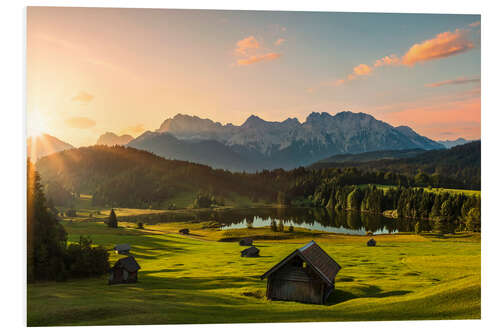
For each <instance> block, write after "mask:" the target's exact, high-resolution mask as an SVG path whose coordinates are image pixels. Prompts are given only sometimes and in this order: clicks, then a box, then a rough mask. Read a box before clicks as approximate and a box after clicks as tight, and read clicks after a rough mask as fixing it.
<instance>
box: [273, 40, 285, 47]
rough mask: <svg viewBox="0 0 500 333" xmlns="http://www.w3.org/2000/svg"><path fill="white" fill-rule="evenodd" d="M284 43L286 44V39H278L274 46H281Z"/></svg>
mask: <svg viewBox="0 0 500 333" xmlns="http://www.w3.org/2000/svg"><path fill="white" fill-rule="evenodd" d="M284 42H286V39H285V38H278V39H277V40H276V41H275V42H274V45H276V46H279V45H281V44H283V43H284Z"/></svg>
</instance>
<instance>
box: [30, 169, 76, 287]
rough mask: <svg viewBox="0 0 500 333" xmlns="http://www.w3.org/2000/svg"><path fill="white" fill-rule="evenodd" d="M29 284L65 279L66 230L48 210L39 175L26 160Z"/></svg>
mask: <svg viewBox="0 0 500 333" xmlns="http://www.w3.org/2000/svg"><path fill="white" fill-rule="evenodd" d="M27 232H28V235H27V244H28V269H27V272H28V282H33V281H36V280H56V279H57V280H62V279H64V278H65V276H66V269H65V266H64V254H65V248H66V239H67V236H66V231H65V230H64V228H63V227H62V225H61V224H60V223H59V221H58V219H57V217H56V216H55V215H54V214H53V213H52V212H51V211H50V210H49V209H48V207H47V203H46V199H45V195H44V193H43V188H42V185H41V183H40V176H39V175H38V172H37V171H36V170H35V166H34V165H33V164H32V163H31V161H30V160H28V179H27Z"/></svg>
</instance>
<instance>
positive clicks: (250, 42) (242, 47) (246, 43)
mask: <svg viewBox="0 0 500 333" xmlns="http://www.w3.org/2000/svg"><path fill="white" fill-rule="evenodd" d="M258 48H260V44H259V41H258V40H257V39H256V38H255V37H254V36H248V37H246V38H243V39H242V40H240V41H238V42H236V49H235V52H236V53H238V54H242V55H246V54H247V50H250V49H258Z"/></svg>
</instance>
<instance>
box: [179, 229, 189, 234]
mask: <svg viewBox="0 0 500 333" xmlns="http://www.w3.org/2000/svg"><path fill="white" fill-rule="evenodd" d="M179 233H180V234H182V235H189V229H187V228H186V229H181V230H179Z"/></svg>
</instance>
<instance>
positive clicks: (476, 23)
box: [469, 21, 481, 28]
mask: <svg viewBox="0 0 500 333" xmlns="http://www.w3.org/2000/svg"><path fill="white" fill-rule="evenodd" d="M480 25H481V21H476V22H472V23H471V24H469V27H472V28H475V27H478V26H480Z"/></svg>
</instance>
